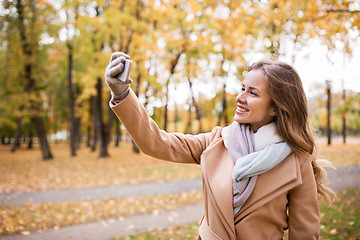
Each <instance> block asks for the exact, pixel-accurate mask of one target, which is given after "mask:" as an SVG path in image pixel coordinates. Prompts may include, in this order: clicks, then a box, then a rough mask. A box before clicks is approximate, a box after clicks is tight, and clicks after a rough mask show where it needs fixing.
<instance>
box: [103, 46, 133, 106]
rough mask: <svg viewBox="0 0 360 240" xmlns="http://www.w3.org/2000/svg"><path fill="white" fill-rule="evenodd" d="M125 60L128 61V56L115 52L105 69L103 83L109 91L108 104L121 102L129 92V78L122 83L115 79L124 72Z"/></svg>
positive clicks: (130, 81)
mask: <svg viewBox="0 0 360 240" xmlns="http://www.w3.org/2000/svg"><path fill="white" fill-rule="evenodd" d="M125 59H130V56H129V55H127V54H125V53H122V52H115V53H113V54H112V55H111V59H110V62H109V65H108V66H107V67H106V69H105V82H106V84H107V85H108V87H109V88H110V89H111V96H112V98H111V100H110V102H111V103H113V104H116V103H119V102H120V101H121V100H123V99H124V98H125V97H126V96H127V95H128V94H129V91H130V87H129V86H130V84H131V83H132V80H131V79H130V78H129V79H127V80H126V82H123V81H121V80H119V79H118V78H117V75H118V74H120V73H122V72H123V71H124V61H125Z"/></svg>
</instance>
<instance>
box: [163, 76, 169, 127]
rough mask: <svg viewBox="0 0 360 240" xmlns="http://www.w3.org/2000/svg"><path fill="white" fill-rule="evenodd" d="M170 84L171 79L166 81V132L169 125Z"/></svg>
mask: <svg viewBox="0 0 360 240" xmlns="http://www.w3.org/2000/svg"><path fill="white" fill-rule="evenodd" d="M169 83H170V77H169V79H168V80H167V81H166V102H165V109H164V131H165V132H166V131H167V123H168V102H169Z"/></svg>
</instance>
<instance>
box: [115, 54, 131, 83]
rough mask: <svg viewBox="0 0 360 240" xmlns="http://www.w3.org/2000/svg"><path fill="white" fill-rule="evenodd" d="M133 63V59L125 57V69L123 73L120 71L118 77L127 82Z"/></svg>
mask: <svg viewBox="0 0 360 240" xmlns="http://www.w3.org/2000/svg"><path fill="white" fill-rule="evenodd" d="M131 64H132V61H131V60H129V59H125V61H124V71H122V72H121V73H119V74H118V75H117V78H118V79H119V80H120V81H123V82H126V80H128V79H129V76H130V70H131Z"/></svg>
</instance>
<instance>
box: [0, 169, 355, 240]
mask: <svg viewBox="0 0 360 240" xmlns="http://www.w3.org/2000/svg"><path fill="white" fill-rule="evenodd" d="M327 173H328V178H329V186H330V187H331V188H332V189H333V190H334V191H336V192H338V191H341V190H345V189H350V188H356V187H360V178H359V176H360V165H352V166H345V167H339V168H337V169H327ZM200 189H201V179H191V180H182V181H177V182H162V183H149V184H138V185H126V186H113V187H104V188H91V189H76V190H61V191H46V192H34V193H1V194H0V206H4V205H5V206H6V205H9V204H11V201H13V202H14V204H13V205H15V204H17V205H21V204H26V203H27V202H28V201H29V200H32V201H33V202H38V203H43V202H57V201H80V200H83V199H87V200H91V199H101V198H125V197H130V196H131V197H133V196H144V195H154V194H158V193H175V192H187V191H193V190H200ZM122 191H123V192H122ZM121 192H122V193H121ZM58 198H60V199H61V200H59V199H58ZM202 214H203V206H202V205H187V206H183V207H179V208H174V209H171V210H169V211H164V212H153V213H148V214H140V215H133V216H128V217H119V218H117V219H107V220H102V221H100V222H91V223H83V224H77V225H71V226H67V227H63V228H60V229H54V230H49V231H46V232H42V233H31V234H30V235H21V234H16V235H9V236H3V237H0V239H4V240H15V239H16V240H45V239H52V240H63V239H79V240H105V239H111V238H112V237H122V236H129V235H135V234H139V233H142V232H148V231H152V230H156V229H163V228H169V227H173V226H176V225H181V224H188V223H193V222H196V221H199V220H200V219H201V217H202Z"/></svg>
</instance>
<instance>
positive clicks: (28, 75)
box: [16, 0, 53, 160]
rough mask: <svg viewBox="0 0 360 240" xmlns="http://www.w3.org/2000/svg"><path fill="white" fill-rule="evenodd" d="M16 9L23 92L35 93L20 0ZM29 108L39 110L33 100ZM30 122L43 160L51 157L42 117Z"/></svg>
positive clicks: (34, 118)
mask: <svg viewBox="0 0 360 240" xmlns="http://www.w3.org/2000/svg"><path fill="white" fill-rule="evenodd" d="M16 10H17V13H18V20H19V21H18V28H19V32H20V40H21V47H22V51H23V54H24V58H25V65H24V73H25V79H26V84H25V92H27V93H29V95H31V94H36V91H35V79H34V76H33V65H32V60H31V58H32V57H33V50H32V48H31V44H29V41H28V38H27V37H26V35H25V33H26V27H25V18H24V6H23V4H22V2H21V0H17V1H16ZM35 16H36V13H35V12H33V18H35ZM29 103H30V108H31V110H32V111H34V112H36V113H38V112H39V111H40V106H39V104H38V103H35V102H34V101H33V100H30V101H29ZM31 120H32V122H33V123H34V125H35V129H36V131H37V135H38V137H39V140H40V146H41V151H42V155H43V159H44V160H48V159H52V158H53V156H52V154H51V151H50V148H49V144H48V141H47V136H46V135H47V134H46V130H45V127H44V122H43V120H42V118H40V117H38V116H32V117H31Z"/></svg>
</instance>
